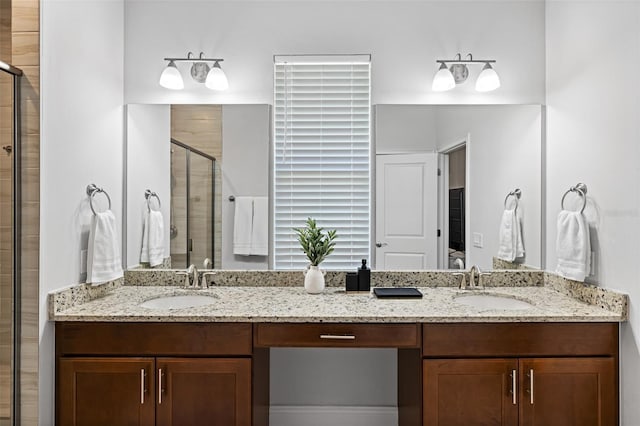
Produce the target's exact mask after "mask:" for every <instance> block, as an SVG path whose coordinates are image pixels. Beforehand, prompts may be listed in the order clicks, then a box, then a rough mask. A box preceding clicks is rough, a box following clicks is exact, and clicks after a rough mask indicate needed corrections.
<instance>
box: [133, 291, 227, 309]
mask: <svg viewBox="0 0 640 426" xmlns="http://www.w3.org/2000/svg"><path fill="white" fill-rule="evenodd" d="M216 301H217V299H216V298H215V297H211V296H203V295H196V294H186V295H182V296H164V297H158V298H155V299H151V300H147V301H146V302H142V303H141V304H140V306H141V307H143V308H147V309H185V308H195V307H197V306H206V305H211V304H213V303H215V302H216Z"/></svg>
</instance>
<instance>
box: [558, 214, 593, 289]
mask: <svg viewBox="0 0 640 426" xmlns="http://www.w3.org/2000/svg"><path fill="white" fill-rule="evenodd" d="M557 227H558V238H557V240H556V254H557V256H558V266H557V268H556V272H557V273H558V274H559V275H561V276H563V277H565V278H569V279H571V280H575V281H584V279H585V278H586V277H587V276H588V275H589V272H590V271H591V241H590V239H589V225H588V224H587V221H586V219H585V218H584V216H583V215H582V213H580V212H573V211H567V210H562V211H561V212H560V213H559V214H558V223H557Z"/></svg>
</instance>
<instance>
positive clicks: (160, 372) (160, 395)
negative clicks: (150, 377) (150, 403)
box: [158, 368, 162, 405]
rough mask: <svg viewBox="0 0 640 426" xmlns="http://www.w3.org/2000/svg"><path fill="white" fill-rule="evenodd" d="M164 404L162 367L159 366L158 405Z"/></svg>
mask: <svg viewBox="0 0 640 426" xmlns="http://www.w3.org/2000/svg"><path fill="white" fill-rule="evenodd" d="M160 404H162V368H158V405H160Z"/></svg>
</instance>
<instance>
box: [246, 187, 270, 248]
mask: <svg viewBox="0 0 640 426" xmlns="http://www.w3.org/2000/svg"><path fill="white" fill-rule="evenodd" d="M250 254H252V255H255V256H266V255H268V254H269V198H267V197H254V198H253V222H252V227H251V249H250Z"/></svg>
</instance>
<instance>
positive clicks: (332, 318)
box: [50, 285, 626, 323]
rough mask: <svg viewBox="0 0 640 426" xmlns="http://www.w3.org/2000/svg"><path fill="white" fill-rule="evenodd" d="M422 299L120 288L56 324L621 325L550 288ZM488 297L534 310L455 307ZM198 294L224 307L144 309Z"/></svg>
mask: <svg viewBox="0 0 640 426" xmlns="http://www.w3.org/2000/svg"><path fill="white" fill-rule="evenodd" d="M419 290H420V291H421V292H422V293H423V295H424V297H423V298H422V299H400V300H399V299H377V298H376V297H375V296H374V295H372V294H370V293H365V294H346V293H345V291H344V289H343V288H339V287H328V288H327V289H325V291H324V292H323V293H322V294H319V295H314V294H307V293H306V292H305V290H304V288H302V287H278V286H255V287H251V286H241V287H237V286H220V287H212V288H209V289H188V288H180V287H176V286H131V285H121V286H116V287H114V288H112V289H110V290H109V291H105V294H104V295H102V297H99V298H96V299H95V300H90V301H84V302H83V303H69V304H67V305H65V304H61V303H58V302H56V301H54V300H53V299H54V296H53V295H51V296H50V298H51V301H50V319H51V320H53V321H122V322H293V323H300V322H332V323H336V322H353V323H355V322H371V323H407V322H620V321H625V320H626V306H625V310H621V311H616V310H609V309H606V308H603V307H599V306H597V305H595V304H588V303H585V302H582V301H579V300H578V299H576V298H573V297H570V296H569V295H566V294H562V293H560V292H558V291H555V290H554V289H552V288H548V287H543V286H520V287H491V288H486V289H484V290H466V291H465V290H459V289H458V288H456V287H419ZM479 293H489V294H492V295H500V296H506V297H510V298H516V299H520V300H523V301H526V302H529V303H531V304H533V305H534V306H533V307H532V308H529V309H525V310H499V309H490V310H486V309H478V308H474V307H470V306H465V305H462V304H460V303H458V302H456V301H455V298H456V297H459V296H460V295H463V294H479ZM185 294H197V295H207V296H211V297H213V298H215V299H217V301H216V302H214V303H213V304H211V305H207V306H201V307H194V308H185V309H165V310H159V309H147V308H143V307H141V306H139V305H140V303H142V302H144V301H147V300H150V299H154V298H157V297H161V296H170V295H185Z"/></svg>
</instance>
